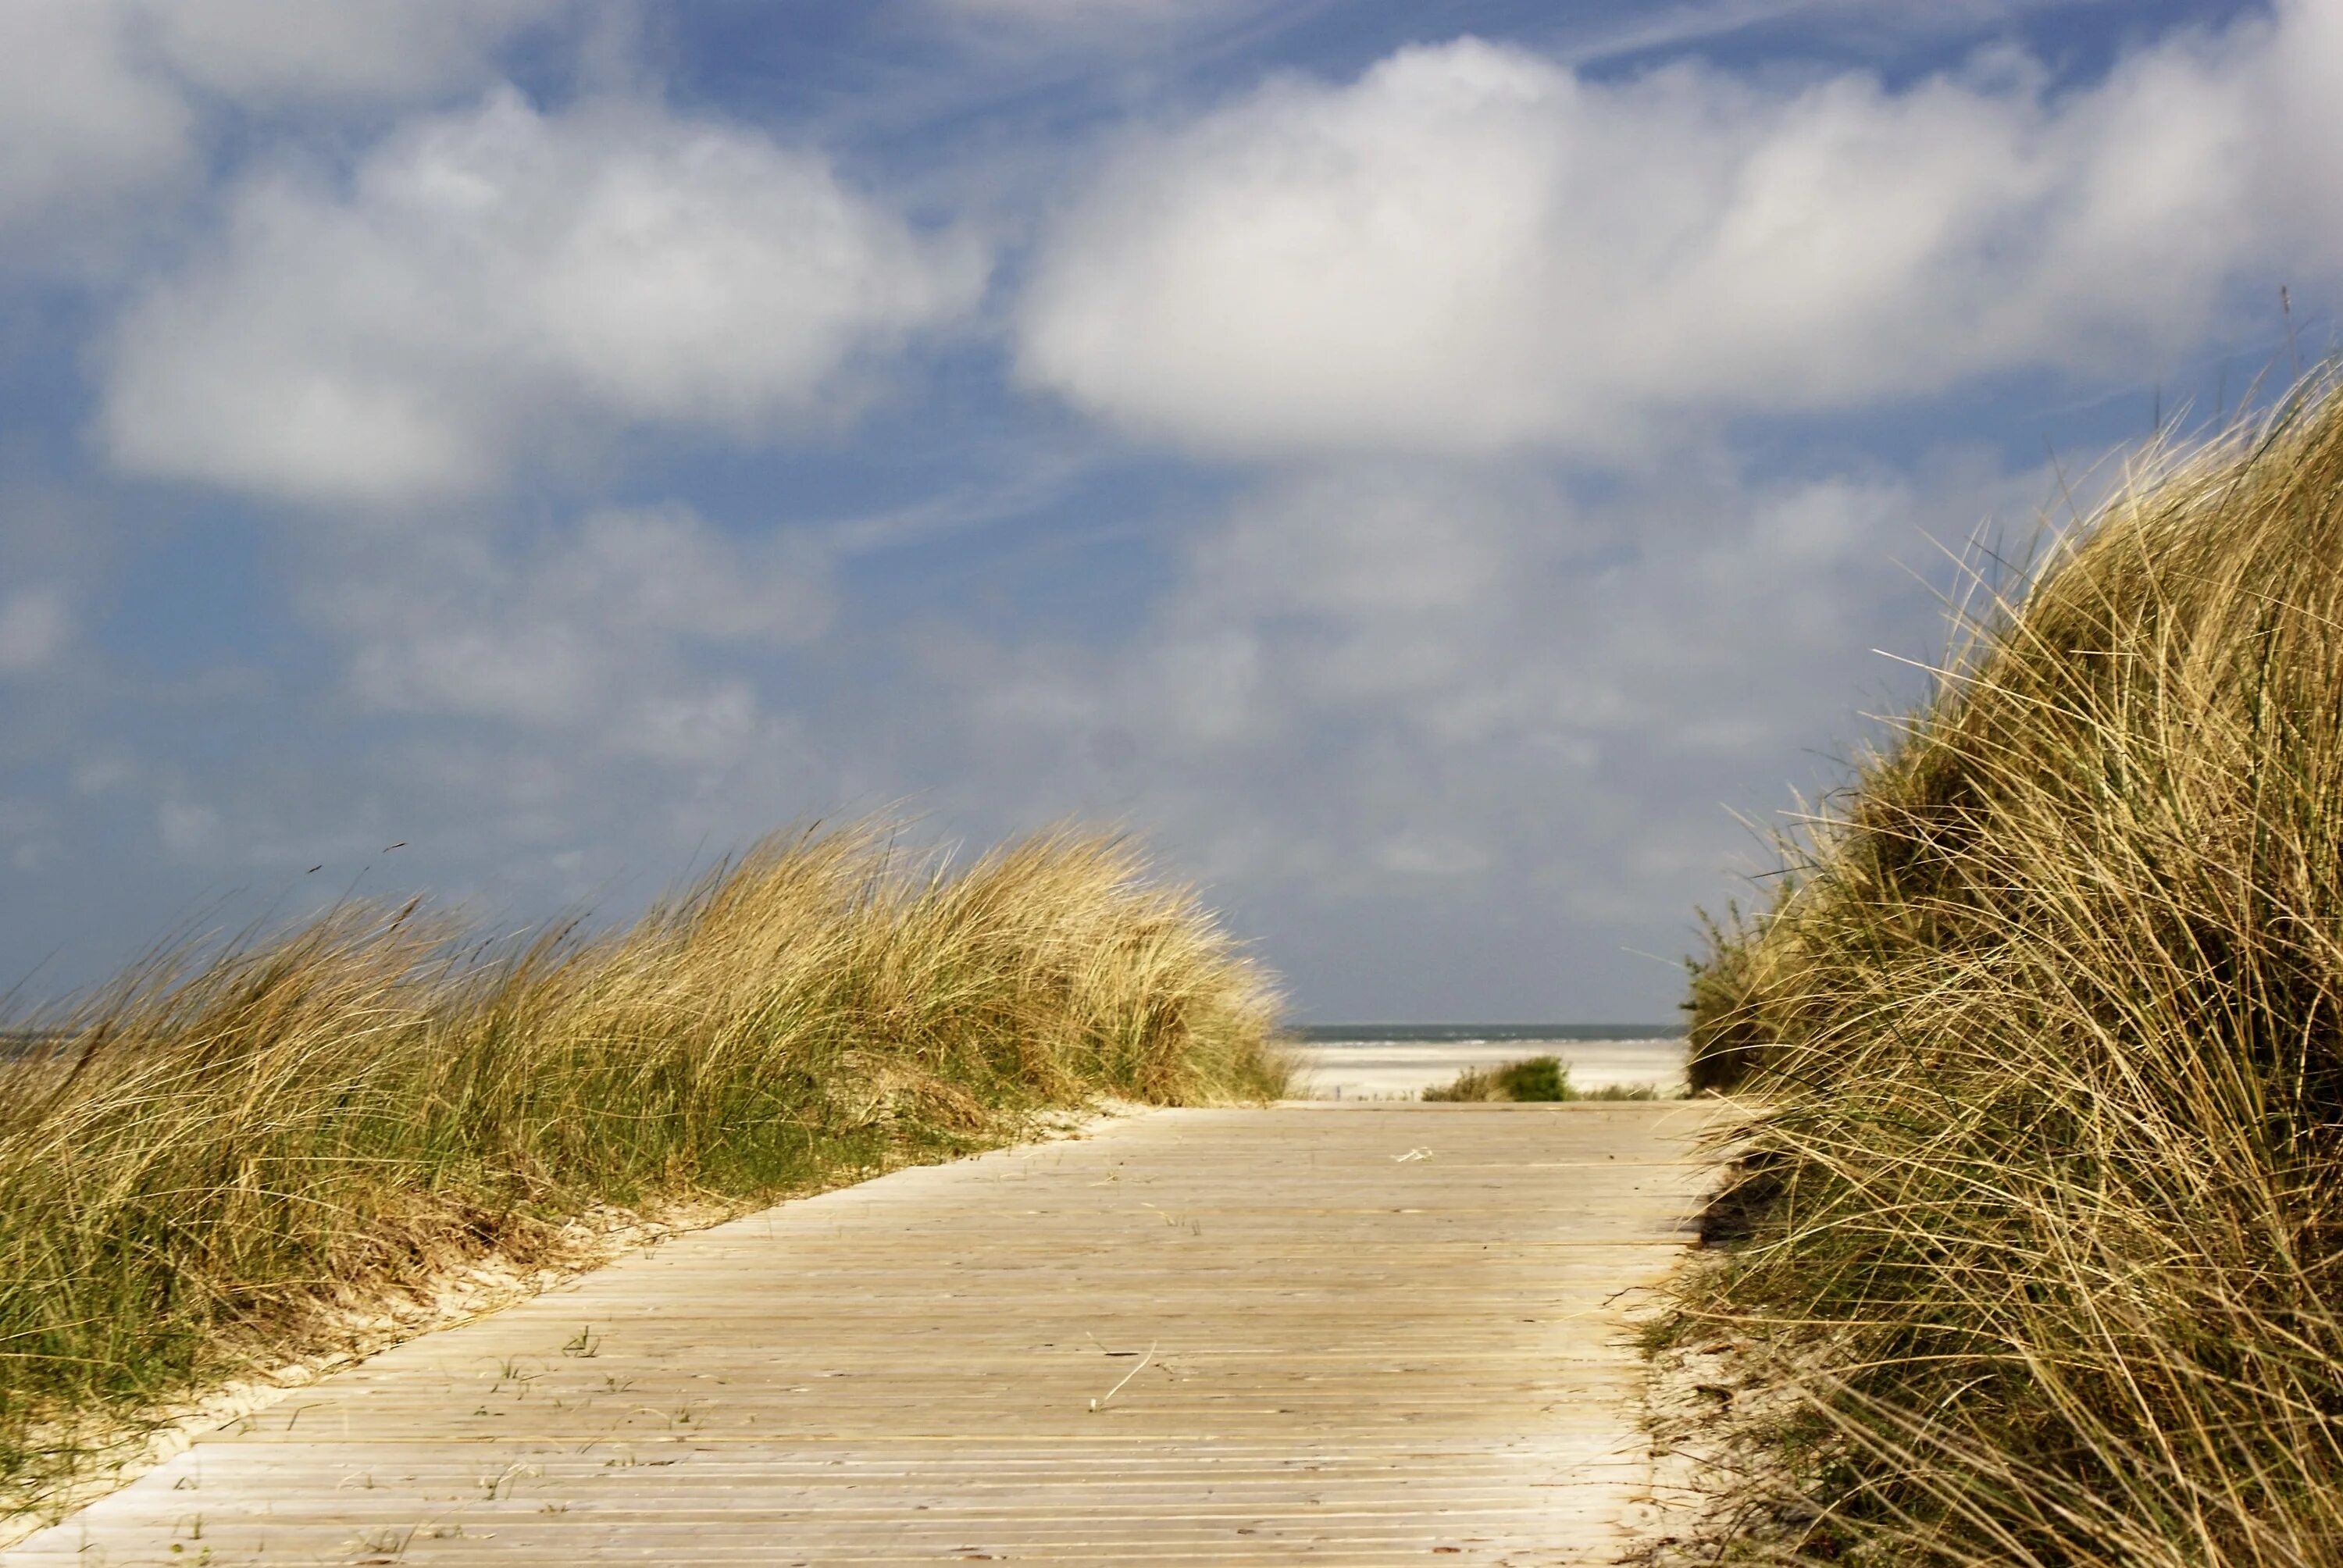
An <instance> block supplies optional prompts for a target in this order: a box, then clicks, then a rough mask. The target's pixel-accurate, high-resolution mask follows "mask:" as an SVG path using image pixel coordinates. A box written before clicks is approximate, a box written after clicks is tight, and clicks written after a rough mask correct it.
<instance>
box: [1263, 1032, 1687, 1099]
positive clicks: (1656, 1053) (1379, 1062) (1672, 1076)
mask: <svg viewBox="0 0 2343 1568" xmlns="http://www.w3.org/2000/svg"><path fill="white" fill-rule="evenodd" d="M1302 1056H1303V1058H1304V1060H1306V1061H1307V1062H1308V1064H1309V1065H1308V1068H1307V1070H1305V1072H1304V1074H1303V1081H1302V1088H1301V1089H1300V1091H1298V1092H1299V1094H1300V1095H1301V1097H1302V1098H1305V1099H1310V1100H1413V1099H1414V1098H1415V1097H1416V1096H1417V1095H1418V1094H1419V1093H1421V1092H1422V1091H1423V1090H1425V1089H1429V1088H1432V1087H1433V1086H1434V1085H1437V1084H1443V1083H1446V1082H1448V1081H1450V1080H1452V1079H1453V1078H1454V1077H1455V1076H1456V1075H1457V1074H1458V1073H1460V1072H1462V1071H1463V1070H1465V1069H1466V1068H1468V1067H1496V1066H1500V1065H1502V1064H1503V1063H1505V1062H1508V1061H1520V1060H1523V1058H1525V1057H1532V1056H1558V1057H1560V1058H1561V1059H1562V1060H1563V1062H1564V1065H1565V1066H1567V1067H1568V1068H1569V1069H1570V1081H1571V1082H1572V1083H1573V1084H1574V1085H1575V1086H1576V1087H1578V1088H1580V1089H1604V1088H1609V1087H1611V1086H1612V1085H1614V1084H1633V1083H1648V1084H1650V1085H1651V1086H1652V1087H1653V1088H1654V1089H1656V1090H1658V1091H1660V1093H1662V1094H1664V1095H1679V1094H1682V1093H1683V1092H1684V1041H1683V1040H1373V1041H1368V1042H1363V1043H1345V1042H1341V1041H1332V1042H1318V1043H1312V1044H1309V1045H1305V1046H1303V1047H1302Z"/></svg>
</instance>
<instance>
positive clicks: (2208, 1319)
mask: <svg viewBox="0 0 2343 1568" xmlns="http://www.w3.org/2000/svg"><path fill="white" fill-rule="evenodd" d="M1987 597H1988V598H1992V596H1990V595H1988V596H1987ZM1968 630H1969V632H1970V634H1971V635H1970V636H1968V637H1967V638H1966V639H1965V641H1964V645H1963V647H1962V648H1961V650H1960V652H1959V653H1958V655H1957V656H1956V658H1953V659H1951V660H1950V661H1948V664H1947V667H1946V668H1945V669H1944V671H1943V672H1942V676H1941V678H1940V681H1939V683H1938V689H1937V691H1936V696H1935V698H1934V699H1933V701H1932V702H1931V703H1930V704H1929V705H1928V706H1927V707H1926V709H1924V710H1923V711H1921V712H1919V713H1918V714H1916V716H1914V717H1912V718H1911V719H1908V720H1906V721H1905V722H1903V723H1901V724H1900V725H1898V726H1896V729H1894V731H1893V733H1892V736H1891V738H1890V739H1889V741H1888V743H1887V744H1886V745H1885V747H1884V749H1881V750H1880V751H1879V752H1878V754H1877V755H1875V756H1873V757H1872V758H1870V759H1868V760H1867V761H1865V763H1863V764H1862V765H1861V766H1860V768H1859V769H1858V772H1857V776H1856V777H1855V779H1854V781H1853V783H1852V785H1851V786H1850V788H1849V789H1847V790H1846V791H1845V793H1844V794H1843V795H1842V796H1840V797H1838V798H1836V799H1834V800H1833V801H1832V802H1830V803H1829V804H1828V805H1827V807H1826V809H1824V810H1823V811H1821V812H1820V813H1818V814H1816V815H1815V816H1814V817H1813V818H1812V819H1810V820H1809V821H1807V822H1806V823H1805V826H1804V827H1803V829H1801V830H1800V832H1799V833H1798V834H1797V835H1796V836H1795V839H1793V840H1791V841H1790V842H1788V843H1786V844H1785V877H1784V879H1783V880H1782V882H1781V883H1780V888H1779V892H1778V896H1777V897H1776V898H1775V900H1773V901H1772V903H1771V905H1770V907H1768V908H1766V909H1765V910H1763V911H1762V912H1761V913H1759V914H1758V915H1757V916H1755V918H1754V919H1752V920H1748V921H1747V922H1745V923H1736V924H1735V925H1734V926H1733V927H1731V928H1729V929H1725V930H1715V932H1714V936H1715V940H1714V942H1713V944H1712V950H1711V951H1710V953H1709V955H1708V956H1707V958H1706V959H1705V960H1702V961H1700V962H1698V963H1696V964H1695V965H1694V984H1693V998H1692V1002H1691V1003H1690V1006H1691V1007H1692V1010H1693V1015H1694V1016H1693V1041H1694V1052H1695V1060H1694V1069H1693V1077H1694V1084H1695V1086H1696V1087H1698V1086H1703V1085H1705V1086H1710V1087H1736V1088H1738V1089H1740V1090H1741V1091H1745V1092H1746V1093H1748V1094H1749V1095H1750V1096H1751V1097H1752V1101H1753V1103H1754V1104H1755V1106H1757V1107H1758V1108H1759V1109H1758V1110H1757V1111H1756V1114H1755V1122H1754V1126H1753V1128H1752V1129H1751V1132H1750V1145H1749V1147H1750V1149H1751V1151H1752V1152H1751V1156H1750V1158H1749V1159H1748V1160H1747V1161H1745V1162H1744V1164H1743V1165H1742V1167H1741V1169H1742V1171H1743V1173H1744V1181H1745V1186H1744V1188H1743V1190H1742V1191H1741V1192H1740V1193H1738V1194H1737V1195H1736V1201H1735V1202H1734V1203H1733V1204H1732V1205H1730V1210H1731V1211H1732V1212H1733V1213H1735V1214H1737V1215H1739V1216H1741V1217H1744V1218H1747V1217H1750V1216H1754V1222H1753V1223H1752V1224H1751V1225H1750V1227H1749V1233H1748V1235H1747V1236H1746V1239H1745V1241H1743V1242H1742V1244H1741V1245H1740V1246H1739V1248H1738V1250H1737V1251H1735V1253H1734V1254H1733V1255H1732V1256H1731V1257H1730V1258H1729V1259H1728V1260H1726V1261H1725V1262H1724V1263H1723V1264H1722V1265H1721V1266H1720V1267H1719V1268H1717V1269H1715V1270H1714V1271H1707V1272H1704V1273H1702V1274H1700V1275H1697V1276H1696V1277H1695V1278H1696V1282H1695V1284H1694V1285H1693V1286H1691V1287H1688V1288H1687V1292H1686V1294H1685V1296H1684V1300H1683V1301H1682V1302H1681V1305H1682V1307H1683V1309H1684V1315H1683V1316H1681V1317H1680V1318H1679V1319H1678V1326H1679V1327H1680V1328H1695V1329H1696V1328H1698V1327H1700V1326H1702V1325H1712V1326H1713V1325H1716V1324H1724V1325H1727V1326H1730V1327H1732V1328H1734V1329H1735V1330H1738V1331H1743V1332H1748V1333H1751V1334H1753V1335H1755V1337H1757V1338H1759V1339H1760V1340H1762V1341H1765V1342H1767V1343H1768V1344H1769V1346H1770V1348H1771V1350H1772V1351H1773V1352H1776V1355H1777V1357H1779V1358H1782V1359H1785V1360H1786V1362H1787V1364H1788V1365H1789V1366H1790V1367H1791V1368H1792V1369H1793V1370H1792V1371H1791V1372H1788V1373H1786V1374H1785V1376H1786V1377H1787V1379H1788V1380H1789V1381H1790V1382H1792V1383H1794V1384H1795V1389H1796V1390H1797V1395H1796V1398H1795V1400H1794V1401H1792V1402H1791V1404H1792V1407H1793V1408H1794V1409H1795V1412H1796V1413H1795V1414H1793V1415H1790V1416H1788V1417H1787V1418H1786V1419H1785V1420H1783V1421H1781V1422H1779V1423H1778V1425H1777V1426H1776V1427H1775V1430H1774V1431H1773V1432H1772V1433H1771V1436H1772V1437H1773V1438H1774V1439H1775V1441H1776V1443H1777V1446H1776V1447H1775V1457H1776V1459H1777V1461H1778V1463H1777V1464H1776V1465H1775V1467H1774V1469H1773V1472H1772V1473H1771V1475H1770V1477H1769V1479H1768V1480H1767V1481H1766V1482H1765V1483H1763V1486H1762V1487H1761V1490H1762V1491H1765V1492H1768V1493H1770V1495H1768V1496H1766V1497H1765V1498H1764V1499H1762V1501H1765V1502H1766V1503H1771V1504H1773V1505H1774V1507H1773V1510H1772V1511H1773V1513H1774V1514H1775V1517H1776V1519H1777V1520H1783V1519H1786V1520H1792V1521H1796V1522H1797V1523H1794V1524H1793V1525H1791V1526H1790V1527H1789V1528H1788V1529H1787V1531H1786V1533H1785V1534H1783V1535H1781V1536H1780V1537H1779V1538H1777V1539H1775V1541H1773V1542H1772V1543H1771V1544H1769V1545H1766V1546H1764V1547H1757V1546H1755V1545H1754V1544H1753V1543H1744V1547H1745V1550H1749V1551H1753V1552H1755V1553H1758V1554H1761V1555H1762V1554H1765V1553H1775V1552H1778V1553H1787V1554H1789V1555H1793V1556H1796V1557H1799V1558H1801V1559H1805V1560H1824V1559H1827V1560H1831V1561H1840V1562H1860V1563H1883V1564H1932V1563H1979V1564H1982V1563H1996V1564H2059V1565H2068V1564H2074V1565H2081V1564H2089V1565H2093V1568H2098V1565H2106V1568H2114V1565H2116V1564H2124V1565H2127V1568H2140V1565H2148V1568H2167V1565H2169V1568H2181V1565H2184V1564H2185V1565H2188V1568H2231V1565H2238V1568H2242V1565H2245V1564H2252V1565H2255V1568H2295V1565H2302V1564H2337V1563H2343V399H2338V396H2337V395H2336V393H2335V392H2334V390H2333V389H2332V387H2331V386H2326V387H2311V388H2309V389H2308V390H2307V391H2306V392H2304V393H2303V394H2302V395H2301V396H2299V397H2297V398H2295V399H2294V400H2292V401H2291V402H2290V403H2289V405H2288V407H2286V408H2285V409H2284V410H2283V411H2282V413H2281V414H2280V415H2279V416H2278V417H2276V418H2274V419H2273V420H2272V421H2270V422H2269V423H2268V425H2267V426H2265V427H2261V428H2259V429H2257V430H2251V431H2245V432H2241V433H2238V434H2236V435H2233V436H2231V437H2226V438H2223V439H2221V440H2218V441H2216V442H2214V443H2212V444H2211V445H2209V446H2207V447H2203V448H2201V449H2199V450H2197V451H2195V452H2193V453H2188V454H2182V455H2174V454H2169V453H2167V454H2161V455H2158V456H2157V457H2153V458H2152V459H2151V460H2150V461H2149V462H2148V463H2147V464H2144V465H2143V466H2142V467H2141V469H2140V470H2139V471H2138V472H2137V473H2136V474H2135V475H2134V476H2133V477H2132V478H2131V480H2130V481H2129V482H2128V483H2127V485H2126V486H2125V487H2123V488H2122V489H2121V491H2120V493H2119V494H2117V496H2116V498H2114V499H2113V500H2112V501H2111V502H2110V503H2109V504H2108V505H2107V507H2106V508H2105V509H2104V510H2103V511H2102V512H2101V513H2100V515H2098V516H2097V518H2095V519H2093V520H2092V521H2091V523H2090V524H2089V525H2088V526H2087V527H2086V528H2081V529H2079V530H2077V532H2076V533H2075V534H2074V535H2072V536H2070V537H2069V538H2066V540H2065V541H2064V542H2063V543H2061V544H2060V545H2059V546H2058V547H2057V548H2056V550H2055V551H2054V552H2053V553H2052V555H2051V557H2050V558H2049V559H2048V560H2047V561H2046V563H2045V564H2044V565H2043V566H2042V567H2041V568H2040V569H2038V570H2037V571H2036V572H2035V573H2034V574H2033V576H2032V578H2031V579H2030V582H2029V584H2028V585H2026V587H2025V588H2023V590H2022V591H2020V592H2016V593H2014V594H2011V595H2008V596H2006V598H1998V599H1996V600H1995V601H1994V602H1993V603H1992V604H1991V607H1990V609H1989V611H1988V613H1986V614H1985V615H1983V616H1980V617H1976V618H1974V621H1973V624H1971V625H1970V626H1969V628H1968ZM1721 1212H1722V1211H1721ZM1776 1364H1781V1362H1780V1361H1779V1360H1777V1361H1776Z"/></svg>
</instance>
